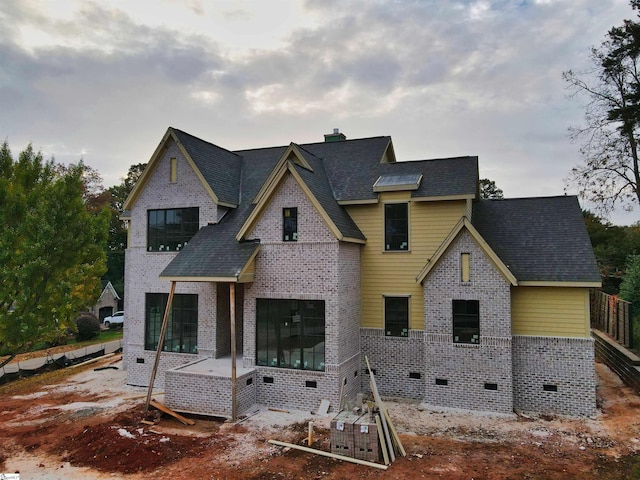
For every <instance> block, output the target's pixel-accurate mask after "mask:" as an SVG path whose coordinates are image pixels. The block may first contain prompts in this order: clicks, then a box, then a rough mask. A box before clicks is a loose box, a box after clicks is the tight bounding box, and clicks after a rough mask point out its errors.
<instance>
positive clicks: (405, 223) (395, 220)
mask: <svg viewBox="0 0 640 480" xmlns="http://www.w3.org/2000/svg"><path fill="white" fill-rule="evenodd" d="M384 249H385V250H386V251H402V250H409V204H408V203H387V204H385V206H384Z"/></svg>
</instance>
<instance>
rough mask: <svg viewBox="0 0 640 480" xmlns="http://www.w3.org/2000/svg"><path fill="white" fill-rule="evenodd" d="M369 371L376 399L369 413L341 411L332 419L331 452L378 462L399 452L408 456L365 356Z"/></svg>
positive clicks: (392, 457)
mask: <svg viewBox="0 0 640 480" xmlns="http://www.w3.org/2000/svg"><path fill="white" fill-rule="evenodd" d="M365 361H366V363H367V370H368V372H369V378H370V387H371V393H372V394H373V398H374V400H375V403H374V404H372V405H371V406H370V408H369V412H367V413H364V414H362V413H359V412H360V411H361V410H357V412H358V413H355V412H352V411H341V412H339V413H338V415H336V416H335V418H334V419H333V420H332V421H331V452H332V453H334V454H337V455H343V456H347V457H353V458H357V459H360V460H366V461H369V462H373V463H377V462H380V461H381V460H382V461H383V463H384V464H385V465H389V464H390V463H391V462H393V461H394V460H395V459H396V455H401V456H403V457H405V456H406V455H407V453H406V452H405V450H404V447H403V445H402V442H401V441H400V437H398V432H397V431H396V429H395V427H394V425H393V422H392V421H391V417H390V416H389V412H388V410H387V408H386V406H385V404H384V403H383V402H382V399H381V398H380V394H379V392H378V386H377V384H376V379H375V376H374V374H373V371H372V370H371V366H370V365H369V359H368V358H367V357H366V356H365Z"/></svg>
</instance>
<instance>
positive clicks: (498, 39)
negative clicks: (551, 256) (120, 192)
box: [0, 0, 636, 221]
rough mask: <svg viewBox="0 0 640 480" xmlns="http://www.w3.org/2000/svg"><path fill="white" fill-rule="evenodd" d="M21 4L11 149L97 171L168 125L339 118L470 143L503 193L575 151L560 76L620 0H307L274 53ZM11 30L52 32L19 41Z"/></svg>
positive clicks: (538, 178) (9, 42)
mask: <svg viewBox="0 0 640 480" xmlns="http://www.w3.org/2000/svg"><path fill="white" fill-rule="evenodd" d="M29 5H30V4H28V3H22V2H2V4H0V104H1V105H3V110H4V111H5V112H6V113H3V115H1V116H0V137H3V138H4V137H8V139H9V141H10V143H11V146H12V147H13V149H14V151H17V150H19V149H22V148H23V147H24V145H25V144H26V142H28V141H33V142H34V145H35V146H36V148H38V147H40V148H42V149H43V150H44V151H45V154H48V155H51V154H54V155H55V156H56V158H57V159H58V160H60V161H76V160H78V158H80V157H81V156H83V157H84V158H85V161H86V162H87V163H89V164H90V165H92V166H94V167H96V168H97V169H98V170H100V171H101V172H102V173H103V175H104V177H105V182H106V183H108V184H112V183H115V182H117V181H118V178H119V177H121V176H123V175H124V174H125V173H126V171H127V168H128V166H129V165H131V164H133V163H138V162H141V161H146V160H148V157H149V156H150V155H151V153H152V152H153V150H154V148H155V146H156V144H157V142H158V140H159V139H160V138H161V136H162V134H163V133H164V131H165V129H166V127H167V126H169V125H171V126H175V127H178V128H182V129H185V130H187V131H190V132H192V133H193V134H195V135H200V136H203V137H204V138H205V139H207V140H210V141H213V142H214V143H218V144H220V145H221V146H224V147H227V148H244V147H255V146H263V145H273V144H287V143H288V142H289V141H298V142H307V141H319V140H321V139H322V134H323V133H327V132H329V131H330V130H331V128H333V127H340V128H341V129H342V130H343V131H344V132H345V133H346V134H347V135H348V136H349V137H350V138H355V137H358V136H372V135H383V134H391V135H393V137H394V143H395V146H396V150H397V153H398V157H399V158H400V159H416V158H429V157H444V156H454V155H460V154H478V155H480V157H481V158H480V162H481V163H480V164H481V174H485V172H486V176H491V177H492V178H494V179H495V180H496V181H497V182H498V185H499V186H501V187H502V188H503V189H504V190H505V192H506V193H507V194H508V195H510V196H520V195H537V194H562V192H563V188H564V184H563V181H562V179H563V178H564V177H565V176H566V175H567V173H568V172H569V170H570V168H571V167H572V166H573V164H575V163H576V162H578V161H579V158H578V156H577V151H578V147H577V146H576V145H572V144H571V143H570V142H569V140H568V137H567V136H566V129H567V127H568V126H569V125H571V124H575V123H579V122H580V120H581V115H582V111H581V110H580V105H579V103H571V102H569V101H568V100H567V99H566V98H565V93H566V92H565V91H564V85H563V84H562V80H561V72H562V70H565V69H569V68H574V69H580V68H582V67H584V66H585V65H586V61H587V53H588V48H589V47H590V46H591V45H596V44H599V43H600V42H601V40H602V39H603V38H604V35H605V33H606V31H607V30H608V28H610V27H611V26H612V25H615V24H619V23H620V22H621V20H622V18H624V17H625V16H626V17H630V16H631V15H632V11H631V9H630V7H628V5H627V4H626V2H625V1H623V0H608V1H602V0H584V1H580V2H578V1H562V2H561V1H548V2H539V3H536V2H526V1H524V2H512V1H500V2H497V1H494V2H469V1H464V2H463V1H459V2H441V1H436V0H430V1H421V2H418V1H396V2H386V1H385V2H383V1H375V2H369V1H367V2H361V1H341V2H337V1H336V2H327V1H324V0H323V1H308V2H306V3H305V8H306V14H307V15H314V18H315V20H316V21H315V22H313V25H312V26H308V27H300V26H297V25H295V24H291V25H289V24H285V23H283V24H282V25H280V26H279V27H280V29H281V32H282V35H283V37H282V47H281V48H278V49H277V50H274V49H268V48H265V47H264V46H262V45H260V44H257V43H256V44H255V45H253V48H250V49H246V50H244V51H242V52H240V53H239V52H238V51H232V50H231V49H229V48H228V46H227V45H226V44H225V38H224V35H223V34H222V33H220V32H218V31H217V30H216V29H215V28H212V29H211V30H210V31H208V32H203V31H202V30H198V31H196V30H195V29H194V30H193V31H191V30H190V29H184V28H182V29H180V28H177V27H172V26H170V25H171V24H172V22H171V21H170V20H171V19H168V20H167V23H166V24H165V25H161V26H150V25H149V24H147V23H145V19H144V18H133V17H131V16H129V15H127V14H126V13H124V12H123V11H120V10H118V9H117V8H115V7H112V6H109V4H108V3H104V4H103V3H100V4H98V3H84V4H83V6H82V9H81V10H79V11H77V12H75V14H74V16H73V17H72V18H66V19H64V20H56V19H52V18H48V17H47V16H46V15H44V14H42V13H41V12H39V11H37V10H32V9H29ZM176 5H177V4H176ZM185 8H189V9H191V11H193V12H196V14H197V15H198V16H200V17H203V16H204V15H207V14H210V13H211V11H212V10H214V8H213V7H212V4H210V3H208V2H196V1H194V2H190V3H189V5H188V6H187V7H185ZM219 15H220V16H221V18H227V19H228V21H230V22H240V23H237V24H238V25H242V23H241V22H243V21H245V20H248V19H249V18H250V15H249V12H248V11H246V10H240V9H235V10H228V11H224V12H220V13H219ZM274 21H282V20H281V19H280V18H279V17H278V16H276V17H274ZM234 25H236V23H234ZM25 26H28V27H30V28H31V30H30V31H32V32H33V31H37V32H40V33H41V34H43V35H50V36H52V37H55V38H57V39H58V42H56V43H54V44H45V45H42V46H36V47H33V48H28V47H27V46H25V45H24V43H23V39H22V35H23V33H24V31H25V30H24V29H23V28H24V27H25ZM247 33H250V32H247ZM635 219H636V218H633V219H632V220H627V221H635Z"/></svg>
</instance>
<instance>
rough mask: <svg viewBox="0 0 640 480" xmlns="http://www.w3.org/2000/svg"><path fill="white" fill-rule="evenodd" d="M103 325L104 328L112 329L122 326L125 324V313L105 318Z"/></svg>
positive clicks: (117, 313)
mask: <svg viewBox="0 0 640 480" xmlns="http://www.w3.org/2000/svg"><path fill="white" fill-rule="evenodd" d="M102 323H104V326H105V327H107V328H109V327H111V325H120V326H122V324H123V323H124V312H122V311H121V312H116V313H114V314H113V315H111V316H110V317H104V320H102Z"/></svg>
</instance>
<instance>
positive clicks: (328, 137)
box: [324, 128, 347, 142]
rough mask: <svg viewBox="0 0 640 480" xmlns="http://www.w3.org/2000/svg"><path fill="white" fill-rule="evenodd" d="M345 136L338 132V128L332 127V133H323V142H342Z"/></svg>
mask: <svg viewBox="0 0 640 480" xmlns="http://www.w3.org/2000/svg"><path fill="white" fill-rule="evenodd" d="M346 139H347V137H346V136H345V135H344V133H340V129H339V128H334V129H333V133H325V135H324V141H325V142H343V141H344V140H346Z"/></svg>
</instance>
